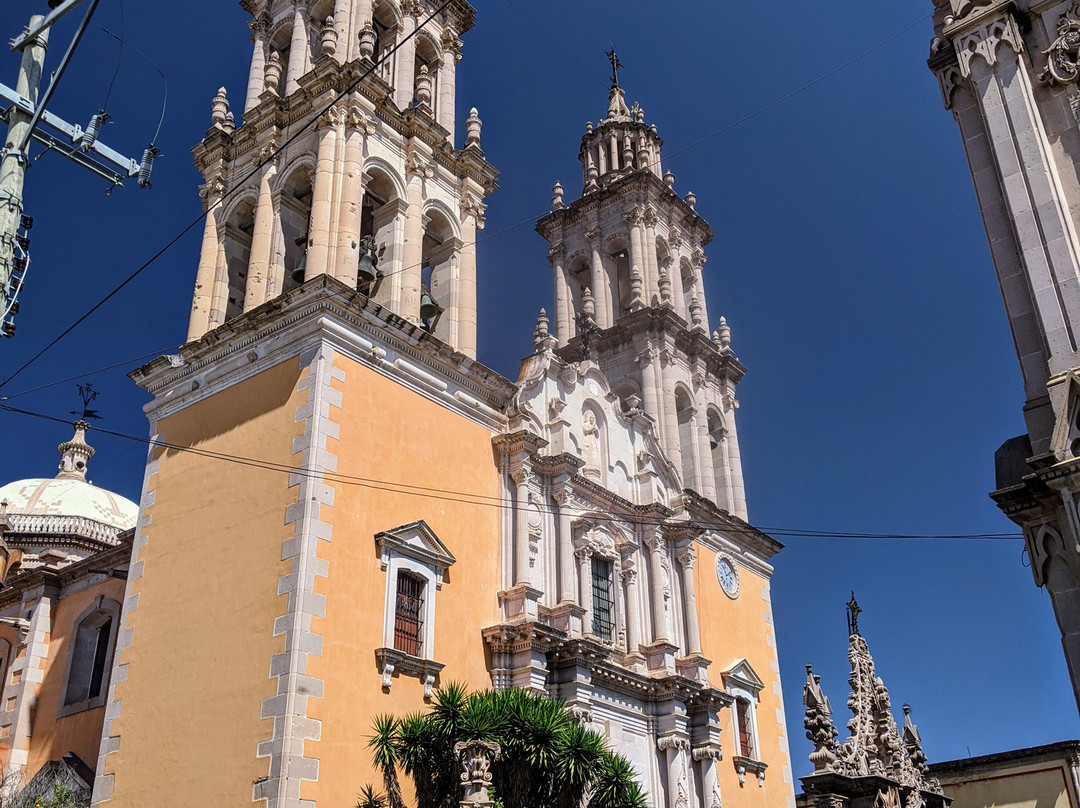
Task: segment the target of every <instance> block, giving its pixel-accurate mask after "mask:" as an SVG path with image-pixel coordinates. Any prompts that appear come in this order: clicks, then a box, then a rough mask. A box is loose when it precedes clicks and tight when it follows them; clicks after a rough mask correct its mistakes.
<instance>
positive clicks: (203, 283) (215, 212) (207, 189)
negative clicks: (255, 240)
mask: <svg viewBox="0 0 1080 808" xmlns="http://www.w3.org/2000/svg"><path fill="white" fill-rule="evenodd" d="M226 190H227V188H226V186H225V181H224V180H223V179H222V178H221V177H220V176H213V177H211V178H210V179H209V180H207V182H206V185H204V186H203V188H202V193H201V196H202V198H203V200H204V204H205V205H206V221H205V223H204V225H203V239H202V249H201V250H200V251H199V268H198V270H197V271H196V273H195V295H194V297H193V299H192V301H191V317H190V318H189V320H188V333H187V339H188V342H191V341H192V340H194V339H198V338H199V337H201V336H202V335H203V334H205V333H206V332H207V331H209V330H210V329H211V327H212V326H211V325H210V312H211V310H212V309H213V308H214V307H215V294H216V293H217V292H218V291H219V290H218V288H217V283H216V281H217V276H218V254H219V253H220V235H219V234H218V216H220V213H221V212H220V210H219V209H218V205H219V204H220V203H221V197H222V196H223V195H224V194H225V191H226ZM227 295H228V291H227V289H226V296H227ZM221 308H222V310H224V304H221Z"/></svg>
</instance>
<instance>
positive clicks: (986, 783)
mask: <svg viewBox="0 0 1080 808" xmlns="http://www.w3.org/2000/svg"><path fill="white" fill-rule="evenodd" d="M1065 783H1066V781H1065V770H1064V769H1063V768H1062V767H1061V766H1047V765H1044V766H1041V767H1039V768H1035V769H1030V770H1027V771H1021V772H1013V773H1008V774H1000V775H994V776H989V777H984V778H978V779H973V780H972V781H971V782H967V783H942V788H943V790H944V792H945V796H947V797H952V798H953V800H954V802H953V804H952V808H1070V805H1071V803H1070V800H1069V792H1068V788H1067V787H1066V784H1065Z"/></svg>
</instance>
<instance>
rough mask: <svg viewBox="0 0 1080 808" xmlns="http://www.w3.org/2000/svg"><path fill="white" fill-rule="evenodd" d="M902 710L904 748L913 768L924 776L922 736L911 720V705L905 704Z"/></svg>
mask: <svg viewBox="0 0 1080 808" xmlns="http://www.w3.org/2000/svg"><path fill="white" fill-rule="evenodd" d="M902 709H903V711H904V731H903V741H904V748H905V749H906V750H907V753H908V757H909V758H911V762H912V764H914V766H915V768H916V769H918V770H919V771H920V772H921V773H922V774H923V775H925V774H926V772H927V766H926V753H925V752H923V750H922V736H921V735H919V728H918V727H917V726H915V724H914V723H913V722H912V720H911V705H910V704H905V705H904V706H903V707H902Z"/></svg>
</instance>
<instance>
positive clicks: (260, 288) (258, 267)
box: [244, 141, 277, 311]
mask: <svg viewBox="0 0 1080 808" xmlns="http://www.w3.org/2000/svg"><path fill="white" fill-rule="evenodd" d="M276 151H277V144H276V143H274V142H272V141H271V142H270V143H268V144H267V145H266V146H265V147H264V148H263V149H262V151H261V152H260V153H259V157H260V158H261V159H264V160H265V159H266V158H267V157H269V156H270V155H271V154H274V155H275V156H274V157H273V158H271V159H270V161H269V162H268V163H267V164H266V165H264V166H263V167H262V173H261V175H260V177H259V201H258V203H257V204H256V206H255V225H254V227H253V228H252V231H251V261H250V262H249V263H248V277H247V289H246V292H245V294H244V311H250V310H251V309H253V308H255V307H256V306H259V305H261V304H263V303H265V302H266V283H267V278H268V277H269V275H270V249H271V246H272V243H273V238H274V220H275V219H276V218H277V211H276V210H275V208H276V205H275V204H274V194H273V188H274V180H275V179H276V178H277V157H276Z"/></svg>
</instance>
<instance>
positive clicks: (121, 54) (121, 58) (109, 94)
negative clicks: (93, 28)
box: [98, 0, 124, 112]
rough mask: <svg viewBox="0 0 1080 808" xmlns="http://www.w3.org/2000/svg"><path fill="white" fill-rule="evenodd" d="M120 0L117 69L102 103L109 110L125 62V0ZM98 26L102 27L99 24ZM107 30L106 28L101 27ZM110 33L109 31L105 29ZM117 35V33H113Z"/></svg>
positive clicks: (104, 108)
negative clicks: (114, 86) (117, 78)
mask: <svg viewBox="0 0 1080 808" xmlns="http://www.w3.org/2000/svg"><path fill="white" fill-rule="evenodd" d="M119 1H120V36H119V37H116V39H117V40H119V43H120V47H119V49H118V50H117V52H116V70H114V71H113V75H112V78H111V79H110V80H109V89H108V90H106V91H105V102H104V103H103V104H102V105H101V108H102V110H104V111H105V112H108V111H109V99H110V98H111V97H112V91H113V85H114V84H116V77H117V76H119V75H120V65H122V64H123V63H124V0H119ZM98 28H101V26H100V25H99V26H98ZM101 30H102V31H105V29H104V28H101ZM105 33H106V34H108V33H109V32H108V31H105ZM111 36H115V35H111Z"/></svg>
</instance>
